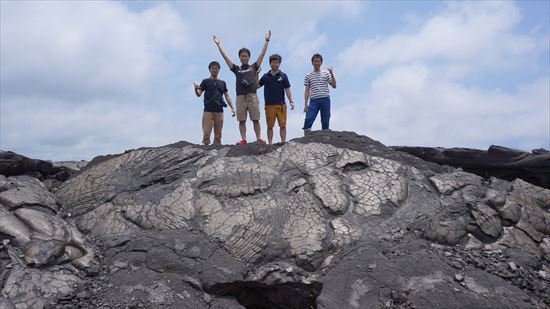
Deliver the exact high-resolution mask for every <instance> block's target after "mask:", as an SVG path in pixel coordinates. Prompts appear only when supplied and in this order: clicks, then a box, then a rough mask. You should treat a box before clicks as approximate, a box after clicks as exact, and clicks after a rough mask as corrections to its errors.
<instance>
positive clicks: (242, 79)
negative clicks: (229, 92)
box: [231, 62, 259, 95]
mask: <svg viewBox="0 0 550 309" xmlns="http://www.w3.org/2000/svg"><path fill="white" fill-rule="evenodd" d="M258 67H259V66H258V64H257V63H256V62H254V63H253V64H252V65H248V64H243V65H241V66H240V67H239V66H237V65H236V64H233V67H232V68H231V72H233V73H235V76H236V77H237V95H242V94H249V93H256V89H257V87H256V72H257V71H258Z"/></svg>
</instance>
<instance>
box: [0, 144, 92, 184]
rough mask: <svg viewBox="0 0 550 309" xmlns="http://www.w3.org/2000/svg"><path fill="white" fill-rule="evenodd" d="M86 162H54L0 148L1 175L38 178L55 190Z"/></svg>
mask: <svg viewBox="0 0 550 309" xmlns="http://www.w3.org/2000/svg"><path fill="white" fill-rule="evenodd" d="M85 163H86V161H80V162H78V163H76V162H73V163H70V162H59V163H52V162H49V161H43V160H37V159H30V158H27V157H25V156H22V155H20V154H17V153H14V152H11V151H2V150H0V175H4V176H5V177H9V176H29V177H33V178H37V179H39V180H41V181H43V182H44V184H46V186H47V187H48V189H50V190H52V191H55V189H57V187H58V186H59V185H60V184H61V183H62V182H63V181H65V180H67V179H68V178H69V177H71V175H74V174H76V173H77V172H78V170H79V169H80V168H82V167H84V165H85Z"/></svg>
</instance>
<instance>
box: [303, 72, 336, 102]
mask: <svg viewBox="0 0 550 309" xmlns="http://www.w3.org/2000/svg"><path fill="white" fill-rule="evenodd" d="M330 83H332V76H331V75H330V73H329V72H328V71H321V72H315V71H314V72H311V73H309V74H308V75H306V77H305V78H304V86H309V98H310V99H318V98H325V97H328V96H329V95H330V93H329V91H328V85H329V84H330Z"/></svg>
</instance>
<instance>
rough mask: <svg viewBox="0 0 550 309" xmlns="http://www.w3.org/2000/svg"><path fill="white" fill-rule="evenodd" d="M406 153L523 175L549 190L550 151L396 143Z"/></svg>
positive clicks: (490, 172)
mask: <svg viewBox="0 0 550 309" xmlns="http://www.w3.org/2000/svg"><path fill="white" fill-rule="evenodd" d="M392 148H393V149H395V150H398V151H401V152H405V153H408V154H411V155H413V156H416V157H418V158H421V159H422V160H426V161H429V162H435V163H438V164H445V165H449V166H453V167H460V168H462V169H463V170H464V171H466V172H469V173H474V174H476V175H479V176H482V177H485V178H489V177H496V178H500V179H504V180H508V181H513V180H514V179H516V178H521V179H523V180H525V181H527V182H530V183H532V184H534V185H537V186H539V187H543V188H546V189H550V152H548V151H547V150H544V149H535V150H533V151H532V153H528V152H525V151H521V150H515V149H510V148H506V147H500V146H491V147H489V149H487V150H478V149H469V148H431V147H405V146H394V147H392Z"/></svg>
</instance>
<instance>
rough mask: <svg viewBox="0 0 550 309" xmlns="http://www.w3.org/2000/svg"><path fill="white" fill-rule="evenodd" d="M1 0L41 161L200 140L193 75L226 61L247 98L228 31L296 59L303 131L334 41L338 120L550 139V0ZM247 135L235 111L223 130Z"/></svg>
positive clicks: (2, 77)
mask: <svg viewBox="0 0 550 309" xmlns="http://www.w3.org/2000/svg"><path fill="white" fill-rule="evenodd" d="M0 6H1V7H0V18H1V19H0V21H1V25H0V26H1V27H0V43H1V44H0V51H1V55H0V61H1V62H0V82H1V84H0V90H1V93H0V149H2V150H10V151H15V152H18V153H21V154H24V155H26V156H29V157H33V158H40V159H51V160H80V159H86V160H89V159H91V158H93V157H94V156H96V155H101V154H109V153H119V152H122V151H124V150H126V149H131V148H137V147H142V146H160V145H165V144H169V143H173V142H177V141H180V140H186V141H189V142H192V143H200V141H201V116H202V98H197V97H195V96H194V94H193V91H192V83H193V82H200V80H202V79H203V78H206V77H208V76H209V73H208V69H207V66H208V63H209V62H210V61H212V60H217V61H219V62H220V63H222V70H221V72H220V78H222V79H224V80H226V81H227V83H228V88H229V89H230V91H229V92H230V95H231V97H232V99H233V101H234V100H235V91H234V88H235V77H234V75H233V74H232V73H231V72H230V71H229V70H228V68H227V66H226V65H225V64H224V62H223V59H222V58H221V56H220V55H219V53H218V51H217V49H216V46H215V44H214V43H213V41H212V34H217V35H218V36H220V37H221V39H222V46H223V47H224V48H225V49H226V51H227V52H228V54H229V55H230V56H231V58H232V59H233V61H234V62H237V61H238V56H237V50H238V49H239V48H240V47H243V46H246V47H248V48H250V49H251V51H252V59H253V60H255V59H256V57H257V55H258V52H259V50H260V48H261V46H262V44H263V36H264V32H265V31H267V30H269V29H270V30H271V31H272V33H273V34H272V39H271V42H270V46H269V50H268V55H269V54H271V53H279V54H280V55H282V57H283V62H282V70H283V71H285V72H286V73H287V74H288V76H289V79H290V82H291V85H292V91H293V94H294V97H295V101H296V104H297V110H295V111H293V112H290V111H289V120H288V124H287V127H288V135H289V137H290V138H294V137H299V136H301V135H302V131H301V127H302V125H303V119H304V114H303V112H302V111H303V104H304V102H303V92H304V86H303V77H304V75H305V74H307V73H308V72H309V71H311V69H312V67H311V64H310V58H311V55H312V54H313V53H316V52H319V53H321V54H322V55H323V56H324V58H325V63H324V65H326V66H330V65H332V66H334V74H335V76H336V79H337V80H338V88H337V89H335V90H332V92H331V98H332V119H331V128H332V129H333V130H340V131H344V130H345V131H355V132H357V133H359V134H362V135H367V136H369V137H371V138H374V139H376V140H379V141H381V142H382V143H384V144H386V145H418V146H443V147H471V148H481V149H486V148H487V147H488V146H490V145H492V144H496V145H502V146H507V147H512V148H518V149H523V150H528V151H529V150H531V149H534V148H540V147H543V148H546V149H548V148H550V77H549V72H550V46H549V44H550V43H549V42H550V40H549V39H550V1H517V2H511V1H472V2H439V1H373V2H342V1H341V2H328V1H319V2H314V1H303V2H300V1H293V2H290V1H285V2H275V1H272V2H263V1H262V2H261V1H257V2H253V1H242V2H237V1H231V2H229V1H216V2H215V1H210V2H200V1H189V2H188V1H177V2H175V1H174V2H172V1H168V2H156V1H155V2H135V1H119V2H116V1H109V2H102V1H74V2H69V1H60V2H54V1H36V2H33V1H22V2H16V1H0ZM262 67H263V69H264V70H267V68H268V63H267V58H266V60H265V61H264V63H263V65H262ZM264 72H265V71H264ZM259 95H260V101H261V104H262V105H263V90H260V91H259ZM263 121H264V119H262V122H261V123H262V125H263V127H262V135H263V137H264V139H265V138H266V135H265V131H266V130H265V123H264V122H263ZM248 129H249V132H248V136H249V140H252V139H253V138H252V134H251V133H252V130H251V126H250V124H249V125H248ZM314 129H320V123H319V119H318V120H317V121H316V123H315V124H314ZM276 132H277V131H276ZM238 139H239V134H238V125H237V122H236V121H235V119H234V118H232V117H231V116H230V113H229V112H226V113H225V123H224V129H223V138H222V142H223V143H226V144H233V143H234V142H236V141H237V140H238ZM275 140H276V141H278V134H277V133H276V134H275Z"/></svg>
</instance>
